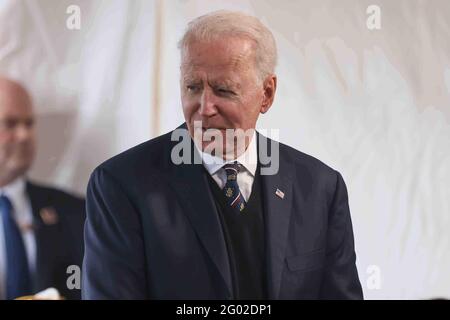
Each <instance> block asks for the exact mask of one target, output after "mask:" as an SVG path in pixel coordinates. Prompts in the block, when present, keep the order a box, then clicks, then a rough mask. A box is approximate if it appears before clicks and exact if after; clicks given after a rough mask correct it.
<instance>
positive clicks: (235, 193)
mask: <svg viewBox="0 0 450 320" xmlns="http://www.w3.org/2000/svg"><path fill="white" fill-rule="evenodd" d="M240 168H241V165H240V164H239V163H237V162H234V163H229V164H226V165H224V166H223V169H224V170H225V173H226V176H227V180H226V182H225V186H224V187H223V192H224V194H225V197H226V199H227V203H228V205H229V206H230V207H231V208H233V210H235V211H236V212H241V211H242V210H244V208H245V206H246V202H245V199H244V197H243V196H242V193H241V191H240V190H239V185H238V183H237V175H238V173H239V170H240Z"/></svg>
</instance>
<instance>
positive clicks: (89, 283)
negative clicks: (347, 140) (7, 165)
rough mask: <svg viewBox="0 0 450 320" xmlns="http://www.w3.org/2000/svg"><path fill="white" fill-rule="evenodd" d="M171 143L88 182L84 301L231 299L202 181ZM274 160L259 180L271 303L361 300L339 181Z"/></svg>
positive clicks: (322, 168) (288, 156)
mask: <svg viewBox="0 0 450 320" xmlns="http://www.w3.org/2000/svg"><path fill="white" fill-rule="evenodd" d="M182 127H184V128H185V124H184V125H182ZM257 138H258V141H259V140H261V141H262V143H269V142H270V141H271V140H270V139H267V138H265V137H264V136H262V135H261V134H259V133H258V134H257ZM177 143H178V142H177V141H171V133H168V134H166V135H163V136H160V137H157V138H155V139H152V140H150V141H147V142H145V143H143V144H141V145H138V146H136V147H134V148H132V149H130V150H128V151H125V152H124V153H121V154H119V155H117V156H115V157H113V158H112V159H110V160H108V161H106V162H104V163H103V164H101V165H100V166H99V167H97V168H96V169H95V170H94V172H93V173H92V175H91V178H90V181H89V185H88V189H87V197H86V201H87V204H86V208H87V219H86V225H85V256H84V262H83V277H82V279H83V284H82V295H83V299H233V298H234V297H233V293H232V292H233V290H232V280H231V274H230V265H229V261H228V254H227V249H226V243H225V240H224V236H223V233H222V228H221V225H220V220H219V216H218V213H217V211H216V207H215V203H214V199H213V195H212V193H211V191H210V189H209V186H208V181H207V177H206V175H205V174H207V173H206V171H205V170H204V169H203V166H202V164H180V165H175V164H173V162H172V161H171V150H172V148H173V147H174V145H175V144H177ZM269 147H270V144H269ZM269 153H270V152H269ZM279 159H280V163H279V171H278V173H277V174H275V175H262V176H261V183H262V191H263V196H264V200H263V201H264V213H263V214H264V220H265V238H266V240H265V242H266V264H267V275H266V281H267V287H268V297H269V299H360V298H362V290H361V285H360V282H359V279H358V274H357V270H356V265H355V259H356V256H355V251H354V243H353V231H352V224H351V219H350V212H349V206H348V199H347V190H346V186H345V184H344V181H343V179H342V177H341V175H340V174H339V173H338V172H337V171H335V170H333V169H331V168H329V167H328V166H326V165H325V164H323V163H322V162H320V161H319V160H317V159H315V158H313V157H311V156H308V155H306V154H304V153H302V152H299V151H297V150H294V149H292V148H290V147H288V146H286V145H284V144H281V143H280V144H279ZM277 189H280V190H282V191H283V192H284V198H283V199H282V198H281V197H279V196H277V195H276V194H275V192H276V190H277Z"/></svg>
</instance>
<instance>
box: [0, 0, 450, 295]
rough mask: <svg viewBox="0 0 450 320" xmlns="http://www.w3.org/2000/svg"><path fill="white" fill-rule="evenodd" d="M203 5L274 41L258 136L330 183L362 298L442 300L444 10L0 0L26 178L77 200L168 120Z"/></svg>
mask: <svg viewBox="0 0 450 320" xmlns="http://www.w3.org/2000/svg"><path fill="white" fill-rule="evenodd" d="M73 4H75V5H78V6H79V8H80V9H81V28H80V30H69V29H68V28H67V27H66V20H67V19H68V17H69V16H70V15H69V14H67V13H66V9H67V7H68V6H70V5H73ZM371 4H374V5H378V6H379V7H380V9H381V29H379V30H369V29H368V28H367V26H366V20H367V18H368V14H367V13H366V9H367V7H368V6H369V5H371ZM216 9H237V10H242V11H245V12H248V13H251V14H254V15H256V16H258V17H260V18H261V19H262V21H263V22H264V23H266V24H267V25H268V26H269V28H270V29H271V30H272V31H273V32H274V35H275V38H276V40H277V43H278V47H279V66H278V69H277V74H278V81H279V87H278V92H277V97H276V100H275V103H274V106H273V107H272V109H271V110H270V111H269V113H267V114H266V115H264V116H263V117H262V118H261V120H260V122H259V127H260V128H278V129H280V140H281V141H282V142H285V143H287V144H289V145H291V146H293V147H295V148H297V149H299V150H302V151H304V152H306V153H309V154H311V155H313V156H315V157H317V158H319V159H321V160H322V161H324V162H325V163H327V164H329V165H330V166H332V167H334V168H335V169H337V170H338V171H340V172H341V173H342V175H343V176H344V179H345V181H346V183H347V187H348V190H349V198H350V208H351V212H352V218H353V224H354V232H355V238H356V251H357V256H358V261H357V264H358V269H359V274H360V278H361V282H362V284H363V289H364V293H365V297H366V298H368V299H392V298H397V299H413V298H414V299H429V298H436V297H445V298H450V276H449V275H448V270H450V253H449V252H450V233H449V232H446V231H447V230H450V219H449V215H450V41H448V39H450V23H449V21H450V19H449V17H450V2H449V1H447V0H442V1H438V0H435V1H433V0H429V1H420V0H416V1H414V0H409V1H408V0H403V1H385V0H375V1H365V0H340V1H332V0H322V1H318V0H297V1H289V0H277V1H275V0H270V1H269V0H266V1H262V0H254V1H242V0H239V1H227V4H226V5H224V1H216V0H215V1H211V0H208V1H206V0H205V1H201V0H198V1H192V0H191V1H188V0H178V1H175V0H173V1H145V0H134V1H126V0H105V1H100V0H96V1H90V0H71V1H67V0H0V73H2V74H4V75H8V76H10V77H13V78H15V79H18V80H20V81H22V82H23V83H24V84H25V85H26V86H27V87H28V88H29V90H30V91H31V93H32V96H33V98H34V102H35V108H36V112H37V114H38V137H39V142H40V143H39V152H38V158H37V161H36V163H35V165H34V167H33V169H32V172H31V176H32V177H33V178H35V179H38V180H40V181H44V182H49V183H52V184H56V185H58V186H60V187H64V188H67V189H72V190H76V191H78V192H80V193H84V191H85V186H86V183H87V179H88V177H89V174H90V172H91V171H92V169H93V168H94V167H95V166H96V165H98V164H99V163H100V162H101V161H103V160H105V159H107V158H109V157H110V156H112V155H114V154H116V153H118V152H120V151H123V150H125V149H127V148H129V147H131V146H133V145H135V144H137V143H139V142H142V141H145V140H147V139H149V138H151V137H154V136H156V135H159V134H161V133H164V132H167V131H169V130H171V129H173V128H174V127H176V126H177V125H179V124H180V123H181V122H182V121H183V118H182V113H181V107H180V102H179V86H178V63H179V57H178V51H177V49H176V42H177V40H178V39H179V38H180V36H181V34H182V32H183V29H184V27H185V25H186V23H187V22H188V21H189V20H191V19H192V18H194V17H196V16H198V15H200V14H203V13H206V12H209V11H212V10H216ZM377 271H379V272H380V274H379V275H380V277H381V278H380V279H381V282H380V283H379V284H380V285H379V286H378V287H377V286H375V287H373V286H370V285H368V283H369V284H370V283H372V284H376V283H373V282H371V280H374V279H375V278H374V277H375V276H376V275H377V274H378V273H377Z"/></svg>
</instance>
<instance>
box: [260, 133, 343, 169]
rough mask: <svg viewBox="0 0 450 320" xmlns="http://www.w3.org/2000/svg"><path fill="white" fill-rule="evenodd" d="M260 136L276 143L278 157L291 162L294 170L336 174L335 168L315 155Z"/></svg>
mask: <svg viewBox="0 0 450 320" xmlns="http://www.w3.org/2000/svg"><path fill="white" fill-rule="evenodd" d="M261 136H262V135H261ZM262 137H263V138H265V139H267V140H268V141H270V142H272V143H275V144H278V147H279V155H280V159H281V160H283V162H287V163H290V164H292V165H293V166H294V168H295V169H296V170H302V171H305V170H306V171H308V172H310V173H311V174H314V175H318V174H319V175H332V176H335V175H336V170H334V169H333V168H332V167H330V166H329V165H327V164H326V163H324V162H323V161H321V160H319V159H317V158H316V157H314V156H312V155H309V154H307V153H305V152H302V151H300V150H297V149H295V148H293V147H291V146H289V145H287V144H284V143H282V142H278V141H275V140H271V139H269V138H267V137H264V136H262Z"/></svg>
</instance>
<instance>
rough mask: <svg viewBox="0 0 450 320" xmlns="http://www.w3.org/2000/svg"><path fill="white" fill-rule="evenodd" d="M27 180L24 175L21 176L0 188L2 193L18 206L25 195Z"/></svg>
mask: <svg viewBox="0 0 450 320" xmlns="http://www.w3.org/2000/svg"><path fill="white" fill-rule="evenodd" d="M25 189H26V182H25V178H24V177H19V178H17V179H16V180H14V181H13V182H11V183H9V184H7V185H6V186H4V187H1V188H0V194H2V195H5V196H7V197H8V199H9V200H10V201H11V202H12V204H13V206H14V207H16V206H17V204H18V203H20V202H21V201H23V199H24V197H25V191H26V190H25Z"/></svg>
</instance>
